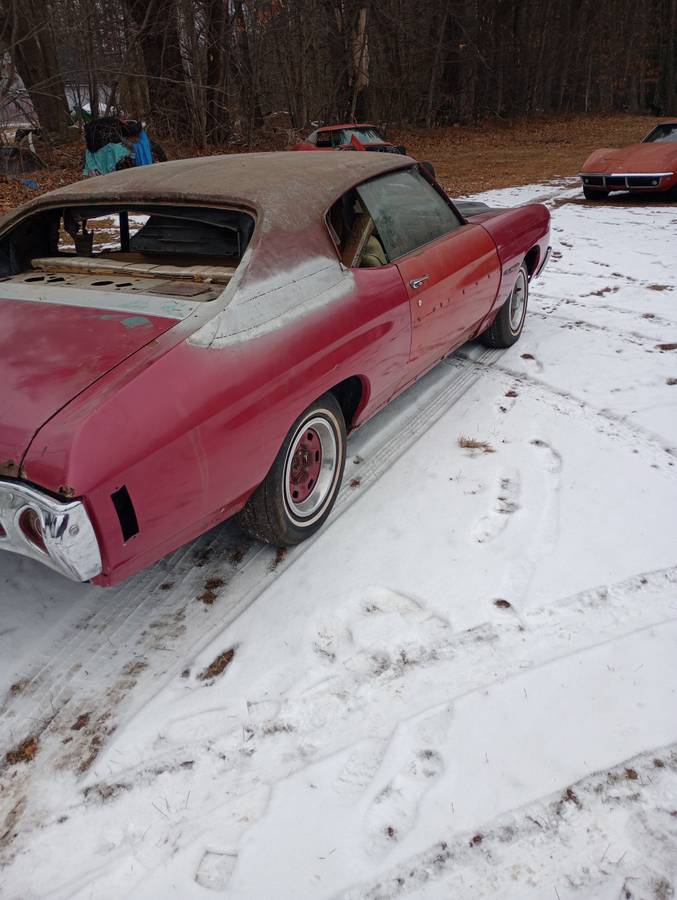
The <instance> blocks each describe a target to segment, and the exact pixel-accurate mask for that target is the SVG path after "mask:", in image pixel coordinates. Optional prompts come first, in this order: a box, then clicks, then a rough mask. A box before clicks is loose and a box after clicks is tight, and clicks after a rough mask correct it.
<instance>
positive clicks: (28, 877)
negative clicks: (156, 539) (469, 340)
mask: <svg viewBox="0 0 677 900" xmlns="http://www.w3.org/2000/svg"><path fill="white" fill-rule="evenodd" d="M578 194H579V191H578V188H577V187H576V186H575V185H574V184H572V182H558V183H553V184H546V185H535V186H529V187H525V188H519V189H509V190H504V191H496V192H491V194H486V195H483V196H482V197H481V198H479V199H484V200H487V201H488V202H490V203H492V204H496V205H499V204H500V205H509V204H515V203H520V202H524V201H526V200H533V199H538V200H542V201H544V202H547V203H548V205H549V206H550V207H551V209H552V212H553V238H554V240H553V247H554V251H555V252H554V254H553V259H552V260H551V263H550V265H549V267H548V269H547V270H546V272H545V273H544V275H543V277H542V279H541V280H540V281H539V282H538V283H535V284H534V285H532V293H531V300H530V312H529V315H528V318H527V322H526V328H525V332H524V335H523V337H522V340H521V341H520V342H519V344H517V345H516V346H515V347H514V348H512V349H510V350H508V351H506V352H500V351H487V350H485V349H483V348H481V347H479V346H476V345H469V346H467V347H464V348H463V349H462V350H461V351H460V352H458V353H457V354H455V355H454V356H453V357H451V358H449V359H448V360H447V361H445V363H443V364H441V365H439V366H438V367H437V369H436V370H435V371H434V372H432V373H431V374H430V375H429V376H427V377H426V378H425V379H424V380H423V381H422V382H421V383H419V384H418V385H416V386H415V387H414V388H413V389H411V390H410V391H409V392H408V393H407V394H406V395H405V396H403V397H400V398H399V399H398V400H397V401H396V402H395V403H394V404H392V406H391V407H390V408H389V409H388V410H386V411H385V412H384V413H382V414H381V415H379V416H378V417H377V418H376V419H375V420H374V421H373V422H371V423H369V424H368V425H367V426H365V428H364V429H362V430H361V431H360V432H359V433H358V434H356V435H355V436H354V438H353V439H352V440H351V446H350V455H351V461H350V462H349V465H348V468H347V471H346V479H345V486H344V488H343V492H342V494H341V497H340V500H339V503H338V504H337V507H336V510H335V513H334V514H333V516H332V519H331V521H330V523H329V524H328V526H327V527H325V529H324V530H323V531H322V532H321V533H320V535H319V536H318V537H317V538H316V539H315V540H313V541H311V542H309V543H308V544H306V545H302V546H301V547H299V548H297V549H295V550H293V551H291V552H289V553H287V554H281V553H277V554H276V552H275V551H274V550H271V549H270V548H266V547H262V546H261V545H258V544H254V543H252V542H251V541H249V540H248V539H246V538H244V537H243V536H242V535H241V534H240V533H238V532H237V530H236V529H235V528H234V527H232V526H225V527H222V528H219V529H216V530H214V531H213V532H211V533H210V534H209V535H206V536H205V537H203V538H202V539H200V540H199V541H197V542H195V543H194V544H192V545H190V546H189V547H187V548H184V549H183V550H181V551H178V552H177V553H175V554H174V555H173V556H172V557H170V558H168V559H166V560H163V561H162V562H161V563H159V564H158V565H156V566H155V567H153V568H152V569H151V570H149V571H148V572H146V573H143V574H141V575H140V576H138V577H136V578H135V579H133V580H132V581H131V582H129V583H127V584H126V585H123V586H122V587H120V588H117V589H113V590H108V591H104V590H100V589H96V588H92V587H90V586H85V585H73V584H71V583H70V582H67V581H65V580H63V579H61V578H59V577H58V576H56V575H54V574H52V573H50V572H48V571H47V570H43V569H42V568H41V567H39V566H38V565H37V564H33V563H32V562H30V561H28V560H21V559H15V558H12V557H10V556H3V557H2V558H0V603H1V619H0V750H1V755H0V866H2V868H0V896H2V897H3V898H11V900H28V898H34V897H49V898H64V900H65V898H69V900H70V898H89V897H92V898H97V900H108V898H110V900H118V898H123V897H124V898H143V900H145V898H158V900H164V898H168V897H179V898H209V897H211V896H218V895H219V894H220V895H221V896H226V897H228V898H233V900H241V898H242V900H244V898H247V900H250V898H263V900H268V898H275V900H283V898H289V900H292V898H293V900H305V898H310V900H315V898H343V900H367V898H371V900H376V898H391V897H400V896H402V897H410V896H413V897H417V898H424V900H432V898H435V900H437V898H445V900H446V898H450V897H455V898H472V900H475V898H497V897H500V898H502V900H504V898H510V900H534V898H552V900H558V898H559V900H567V898H569V900H573V898H585V900H587V898H601V900H606V898H609V900H618V898H626V900H629V898H636V900H639V898H657V900H667V898H669V897H672V896H673V895H674V892H675V887H676V886H677V693H676V689H677V464H676V463H677V449H676V447H677V383H676V382H677V349H673V350H661V349H659V345H660V344H673V345H675V346H677V263H676V257H677V252H676V251H677V227H676V226H677V208H675V207H674V205H673V206H670V205H668V204H656V203H653V202H650V201H649V202H647V201H642V200H635V201H633V202H628V201H620V200H617V201H613V200H612V201H611V202H610V203H608V204H599V205H596V204H585V203H583V202H581V201H579V200H578V199H574V198H577V197H578ZM461 436H466V437H470V438H475V439H477V440H478V441H487V442H488V443H489V445H490V449H491V450H492V451H493V452H483V451H482V450H469V449H463V448H462V447H461V446H459V438H460V437H461ZM230 650H232V651H234V653H233V654H232V655H231V654H230V653H227V651H230ZM224 654H226V655H224ZM231 657H232V658H231ZM219 658H220V663H221V665H220V666H218V665H217V666H215V668H214V670H212V673H211V674H210V673H209V672H207V670H208V667H209V666H210V664H211V663H213V662H214V661H217V662H218V660H219ZM219 668H222V669H223V670H222V671H221V672H220V673H218V674H214V672H215V671H216V670H218V669H219ZM6 752H10V753H13V752H19V754H20V755H23V757H26V758H27V759H25V760H22V761H18V762H15V763H14V764H9V762H8V761H7V759H6V757H5V753H6ZM12 758H13V757H12ZM2 760H5V762H4V764H3V763H2V762H1V761H2Z"/></svg>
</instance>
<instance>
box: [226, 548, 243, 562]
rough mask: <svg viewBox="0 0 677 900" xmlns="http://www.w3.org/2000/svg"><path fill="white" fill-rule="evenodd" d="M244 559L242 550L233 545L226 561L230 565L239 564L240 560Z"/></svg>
mask: <svg viewBox="0 0 677 900" xmlns="http://www.w3.org/2000/svg"><path fill="white" fill-rule="evenodd" d="M243 559H244V552H243V551H242V550H240V548H239V547H235V548H234V549H233V550H232V551H231V553H230V556H229V557H228V562H229V563H230V564H231V565H232V566H239V565H240V563H241V562H242V560H243Z"/></svg>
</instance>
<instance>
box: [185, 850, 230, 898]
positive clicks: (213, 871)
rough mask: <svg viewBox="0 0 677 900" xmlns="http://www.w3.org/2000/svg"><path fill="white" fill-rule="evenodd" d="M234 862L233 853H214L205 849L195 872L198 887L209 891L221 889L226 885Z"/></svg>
mask: <svg viewBox="0 0 677 900" xmlns="http://www.w3.org/2000/svg"><path fill="white" fill-rule="evenodd" d="M236 863H237V854H235V853H214V852H213V851H212V850H205V852H204V855H203V856H202V859H201V860H200V864H199V865H198V867H197V872H196V873H195V881H196V882H197V883H198V884H199V885H200V887H203V888H207V889H208V890H210V891H223V890H225V889H226V888H227V887H228V882H229V881H230V878H231V876H232V874H233V870H234V869H235V864H236Z"/></svg>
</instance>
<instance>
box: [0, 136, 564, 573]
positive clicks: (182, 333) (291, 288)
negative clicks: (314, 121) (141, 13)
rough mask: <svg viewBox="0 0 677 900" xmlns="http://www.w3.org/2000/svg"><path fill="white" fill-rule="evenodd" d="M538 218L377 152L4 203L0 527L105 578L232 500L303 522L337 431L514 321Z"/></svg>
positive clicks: (202, 527) (538, 255)
mask: <svg viewBox="0 0 677 900" xmlns="http://www.w3.org/2000/svg"><path fill="white" fill-rule="evenodd" d="M103 226H105V228H104V227H103ZM106 229H108V232H110V230H111V229H114V231H115V235H116V237H115V240H114V241H111V240H110V233H107V237H106V240H105V242H103V243H99V244H97V242H96V241H95V240H94V234H95V233H99V234H100V233H102V231H105V230H106ZM549 230H550V215H549V213H548V210H547V209H546V208H545V207H544V206H542V205H540V204H533V205H529V206H523V207H519V208H517V209H512V210H502V211H501V210H490V209H489V208H488V207H486V206H484V205H483V204H466V205H462V204H456V205H455V204H454V203H452V202H451V201H450V200H449V199H448V197H447V196H446V195H445V194H444V192H443V191H442V190H441V188H440V187H439V186H438V185H437V184H435V182H434V181H433V180H432V179H431V177H430V175H429V174H428V173H427V172H426V171H425V170H423V169H421V168H420V167H419V166H418V165H417V164H416V163H415V162H414V161H413V160H411V159H409V158H407V157H403V156H401V155H395V154H392V155H391V154H381V153H354V154H353V153H350V154H322V153H318V154H311V155H310V156H308V155H303V154H298V153H275V154H251V155H242V156H222V157H206V158H203V159H196V160H182V161H178V162H169V163H166V164H164V165H162V166H152V167H148V168H143V169H128V170H125V171H122V172H118V173H115V174H112V175H107V176H103V177H100V178H96V179H91V180H89V181H85V182H80V183H78V184H74V185H71V186H69V187H65V188H62V189H59V190H57V191H53V192H52V193H51V194H45V195H44V196H42V197H39V198H37V199H36V200H34V201H32V202H31V203H29V204H27V205H25V206H24V207H22V208H19V209H17V210H15V211H14V212H13V213H12V214H11V215H9V216H7V217H5V218H4V220H2V221H1V222H0V325H1V328H0V378H1V379H2V385H3V389H2V394H0V548H4V549H6V550H9V551H12V552H15V553H20V554H24V555H26V556H30V557H33V558H34V559H37V560H40V561H41V562H43V563H44V564H46V565H48V566H51V567H52V568H53V569H56V570H57V571H59V572H61V573H62V574H64V575H67V576H69V577H71V578H73V579H77V580H81V581H86V580H91V581H94V582H96V583H97V584H113V583H115V582H118V581H120V580H122V579H124V578H126V577H128V576H129V575H131V574H133V573H134V572H136V571H138V570H139V569H141V568H143V567H144V566H147V565H149V564H150V563H152V562H154V561H155V560H157V559H159V558H160V557H162V556H163V555H165V554H167V553H169V552H170V551H172V550H174V549H175V548H177V547H179V546H180V545H182V544H184V543H186V542H187V541H189V540H191V539H192V538H194V537H196V536H197V535H199V534H201V533H202V532H204V531H206V530H207V529H209V528H210V527H212V526H213V525H215V524H217V523H218V522H221V521H223V520H224V519H227V518H228V517H230V516H233V515H234V514H239V519H240V523H241V524H242V526H243V527H244V528H246V529H247V530H248V531H249V532H251V533H252V534H254V535H256V536H258V537H259V538H262V539H263V540H266V541H269V542H271V543H274V544H278V545H291V544H295V543H297V542H299V541H301V540H303V539H304V538H305V537H308V536H309V535H311V534H312V533H313V532H315V531H316V530H317V529H318V528H319V527H320V526H321V525H322V523H323V522H324V521H325V519H326V518H327V516H328V515H329V512H330V510H331V508H332V505H333V503H334V500H335V499H336V495H337V492H338V490H339V486H340V483H341V478H342V475H343V468H344V464H345V458H346V434H347V433H349V432H350V431H352V430H353V429H355V428H357V427H358V426H359V425H361V424H362V423H363V422H365V421H367V419H369V418H370V417H371V416H373V415H374V414H375V413H376V412H377V411H378V410H379V409H381V408H382V407H383V406H385V405H386V404H387V403H388V401H389V400H391V399H392V398H393V397H394V396H396V395H397V394H399V393H400V392H401V391H403V390H404V389H405V388H406V387H407V386H408V385H410V384H412V382H414V381H416V380H417V379H418V378H420V377H421V376H422V375H423V374H424V373H425V372H426V371H427V370H428V369H430V368H431V367H432V366H434V365H435V364H436V363H437V362H438V361H439V360H440V359H442V357H444V356H445V355H447V354H448V353H449V352H450V351H452V350H453V349H454V348H456V347H458V346H459V345H460V344H462V343H463V342H465V341H467V340H469V339H470V338H474V337H477V336H480V337H481V338H482V339H483V340H484V341H486V342H487V343H488V344H490V345H492V346H498V347H506V346H509V345H510V344H512V343H514V341H516V340H517V339H518V338H519V336H520V333H521V331H522V327H523V323H524V317H525V314H526V307H527V299H528V289H529V282H530V280H531V279H532V278H533V277H535V276H536V275H537V274H538V273H539V272H540V270H541V269H542V267H543V265H544V264H545V262H546V260H547V256H548V250H549V247H548V242H549Z"/></svg>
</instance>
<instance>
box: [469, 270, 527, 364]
mask: <svg viewBox="0 0 677 900" xmlns="http://www.w3.org/2000/svg"><path fill="white" fill-rule="evenodd" d="M528 301H529V272H528V270H527V267H526V265H525V264H524V263H522V265H521V266H520V270H519V272H518V273H517V278H516V279H515V286H514V287H513V289H512V291H511V293H510V296H509V297H508V299H507V300H506V301H505V303H504V304H503V306H502V307H501V309H500V311H499V313H498V315H497V316H496V318H495V319H494V321H493V322H492V324H491V325H490V326H489V327H488V328H487V330H486V331H484V332H483V333H482V334H481V335H480V340H481V341H482V343H483V344H486V346H487V347H512V345H513V344H514V343H515V342H516V341H518V340H519V337H520V335H521V334H522V329H523V328H524V319H525V318H526V314H527V303H528Z"/></svg>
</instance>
